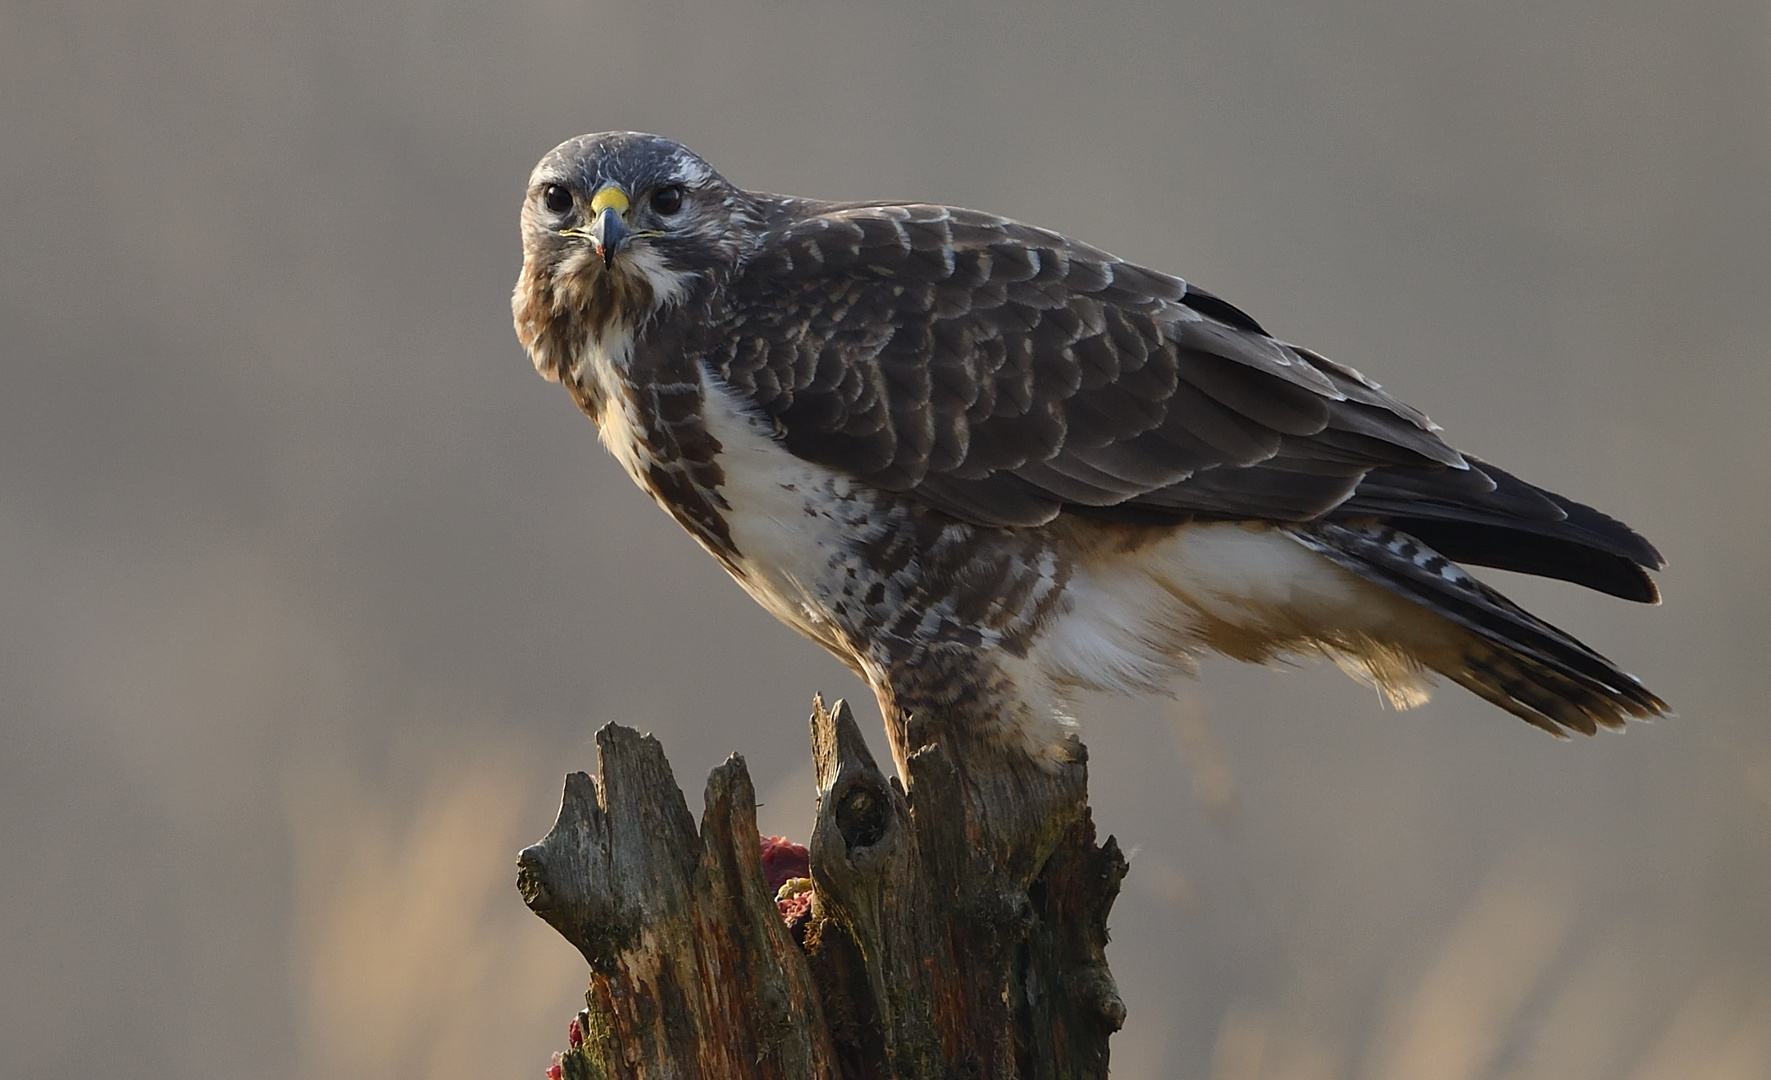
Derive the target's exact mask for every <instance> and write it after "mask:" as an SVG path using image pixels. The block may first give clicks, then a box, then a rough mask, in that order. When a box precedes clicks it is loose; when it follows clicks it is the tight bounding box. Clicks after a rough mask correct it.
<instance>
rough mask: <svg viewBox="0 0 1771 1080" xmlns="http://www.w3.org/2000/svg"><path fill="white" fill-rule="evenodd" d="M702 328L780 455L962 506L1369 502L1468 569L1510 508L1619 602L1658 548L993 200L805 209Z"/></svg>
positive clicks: (1188, 297)
mask: <svg viewBox="0 0 1771 1080" xmlns="http://www.w3.org/2000/svg"><path fill="white" fill-rule="evenodd" d="M718 331H719V333H718V334H716V335H714V336H715V337H717V338H718V339H719V340H721V341H722V342H723V344H722V345H721V346H720V347H719V348H718V349H717V350H716V351H715V352H714V353H712V354H711V355H710V356H709V359H710V361H711V362H712V363H713V364H714V366H715V367H716V369H717V370H718V371H719V372H720V374H721V375H722V376H723V377H724V378H725V379H726V380H727V381H728V382H729V383H730V384H731V385H732V386H733V388H734V389H736V390H738V391H739V392H740V393H742V394H744V395H745V396H747V397H749V398H750V399H751V400H752V401H753V402H754V403H755V404H756V406H757V407H758V408H759V409H760V410H761V411H762V412H763V413H764V414H766V415H767V416H769V417H771V418H773V420H774V421H775V422H776V425H777V428H778V430H779V431H780V432H781V433H782V439H783V441H784V443H785V445H786V447H787V449H788V450H790V451H791V452H793V453H794V454H797V455H799V456H800V457H803V458H806V459H808V460H811V461H816V462H819V463H821V464H825V465H829V466H833V467H836V468H840V469H844V470H847V471H849V472H851V473H853V474H854V475H856V476H858V477H859V478H861V479H863V480H865V481H867V482H869V483H872V484H875V485H877V486H879V487H882V488H886V489H889V490H893V491H902V492H909V493H912V494H914V495H915V496H916V497H917V498H919V499H922V500H924V501H925V502H927V503H928V504H929V505H931V506H934V507H937V508H939V509H941V510H943V511H945V512H947V513H949V514H952V515H954V516H956V517H958V518H961V519H963V520H966V521H970V522H973V523H976V524H981V525H1020V526H1026V525H1038V524H1043V523H1045V522H1047V521H1050V520H1051V519H1052V518H1054V517H1055V516H1057V515H1058V514H1059V513H1060V512H1063V511H1065V510H1070V511H1073V512H1078V513H1088V514H1095V515H1099V516H1108V517H1118V518H1126V519H1133V520H1152V519H1154V520H1163V519H1168V520H1174V519H1181V518H1185V517H1189V516H1205V517H1212V518H1220V519H1240V520H1247V519H1259V520H1272V521H1291V522H1296V521H1306V520H1310V519H1314V518H1318V517H1321V516H1323V515H1328V514H1343V515H1344V514H1361V515H1375V516H1381V517H1386V518H1410V519H1411V520H1412V519H1419V520H1421V521H1425V522H1427V523H1429V527H1430V526H1431V524H1432V523H1439V524H1440V525H1441V526H1442V527H1441V528H1440V529H1439V531H1440V533H1441V534H1442V535H1441V536H1440V539H1441V540H1443V541H1446V542H1447V544H1448V546H1450V547H1452V548H1459V549H1460V551H1461V554H1453V552H1451V551H1446V552H1445V553H1446V554H1447V555H1448V556H1449V557H1453V558H1458V557H1461V558H1463V559H1464V560H1466V561H1471V562H1477V563H1483V562H1484V558H1483V557H1482V552H1483V550H1486V547H1488V546H1491V545H1485V544H1480V543H1461V544H1460V540H1461V538H1463V537H1465V536H1468V535H1474V534H1472V533H1471V532H1470V530H1476V532H1480V531H1481V530H1483V529H1487V530H1490V531H1495V532H1498V533H1502V534H1506V535H1507V536H1512V535H1513V533H1514V532H1516V531H1517V530H1518V529H1519V528H1520V527H1521V526H1522V527H1523V528H1524V529H1525V533H1526V535H1531V534H1532V533H1533V532H1534V531H1535V532H1537V533H1542V534H1544V535H1545V537H1546V538H1548V539H1549V540H1551V541H1552V545H1551V546H1552V547H1553V546H1554V543H1555V542H1560V543H1562V544H1564V545H1569V544H1572V545H1573V546H1574V547H1575V548H1578V549H1581V550H1582V551H1583V552H1588V554H1599V555H1601V556H1604V558H1605V559H1608V560H1609V561H1605V562H1604V567H1603V569H1602V570H1601V571H1590V570H1589V571H1585V572H1583V573H1584V577H1583V576H1577V575H1575V574H1572V573H1570V572H1564V571H1562V570H1560V569H1558V568H1557V566H1556V565H1555V564H1556V563H1558V561H1559V560H1558V559H1556V558H1549V559H1544V558H1539V559H1538V562H1540V563H1544V564H1545V565H1544V566H1541V567H1538V568H1536V569H1535V570H1534V571H1533V572H1537V573H1551V574H1553V575H1554V576H1561V577H1571V579H1573V580H1582V581H1583V583H1585V584H1590V585H1594V586H1595V587H1598V588H1604V589H1606V590H1607V591H1613V592H1618V594H1619V595H1631V594H1635V593H1640V592H1641V591H1642V588H1641V586H1642V583H1646V582H1647V579H1646V577H1645V576H1644V575H1642V573H1641V571H1640V570H1639V569H1637V568H1636V565H1635V564H1636V563H1642V564H1643V565H1658V556H1657V555H1653V549H1652V548H1649V547H1648V546H1647V545H1646V543H1645V542H1643V541H1641V540H1640V538H1639V537H1636V536H1635V534H1633V533H1630V532H1629V530H1627V529H1624V528H1623V527H1622V526H1621V525H1617V523H1615V522H1611V521H1610V519H1609V518H1603V516H1602V515H1598V514H1597V512H1596V511H1591V510H1588V509H1587V508H1585V507H1581V506H1579V504H1575V503H1570V502H1568V501H1567V500H1562V499H1560V498H1559V497H1557V496H1552V495H1549V494H1548V493H1543V492H1539V491H1538V489H1536V488H1532V487H1531V486H1530V485H1528V484H1523V483H1522V482H1520V481H1517V480H1514V479H1513V478H1512V477H1510V476H1507V475H1506V474H1504V473H1500V472H1499V471H1498V470H1491V469H1488V468H1487V467H1484V466H1473V465H1472V464H1471V463H1470V462H1468V461H1466V459H1465V458H1463V457H1462V456H1461V455H1459V454H1458V453H1457V452H1456V451H1455V450H1453V449H1451V448H1450V447H1449V446H1447V445H1446V444H1445V443H1444V442H1442V441H1441V440H1440V439H1439V438H1438V437H1437V436H1436V435H1435V434H1434V433H1433V431H1434V426H1433V424H1432V423H1431V422H1430V421H1429V420H1428V419H1427V418H1426V416H1425V415H1423V414H1422V413H1420V412H1418V411H1417V410H1415V409H1412V408H1410V407H1409V406H1407V405H1404V404H1403V403H1401V402H1399V401H1397V400H1395V399H1394V398H1392V397H1390V396H1389V395H1387V394H1385V393H1384V392H1383V391H1382V390H1380V389H1379V388H1378V386H1377V385H1376V384H1374V383H1371V382H1369V381H1368V380H1366V379H1365V378H1363V377H1362V376H1361V375H1359V373H1358V372H1356V371H1353V370H1352V369H1350V368H1346V367H1342V366H1340V365H1338V364H1335V363H1333V362H1332V361H1330V360H1328V359H1326V358H1324V357H1322V356H1319V355H1317V354H1315V353H1313V352H1310V351H1309V350H1306V349H1300V348H1296V347H1293V346H1289V345H1286V344H1283V343H1281V342H1279V341H1276V340H1275V339H1273V338H1272V337H1271V336H1269V335H1268V334H1267V333H1266V332H1265V331H1263V330H1262V329H1261V327H1260V326H1259V325H1258V324H1257V323H1256V322H1255V321H1254V320H1253V319H1251V318H1249V317H1248V316H1247V315H1245V314H1243V313H1242V312H1241V311H1239V310H1237V309H1236V308H1234V307H1232V306H1231V305H1229V304H1228V303H1226V302H1224V301H1223V300H1220V299H1218V298H1217V297H1215V296H1212V295H1211V294H1209V293H1205V292H1202V291H1200V290H1198V289H1196V288H1193V287H1191V286H1189V285H1188V284H1187V283H1186V282H1184V281H1182V280H1181V279H1179V278H1174V277H1170V276H1168V275H1164V274H1159V273H1156V272H1154V271H1151V270H1147V269H1144V268H1143V267H1139V266H1135V265H1133V264H1130V263H1126V262H1122V261H1120V260H1118V259H1115V258H1113V257H1112V256H1109V255H1107V254H1106V253H1104V252H1101V251H1099V250H1096V249H1094V248H1091V247H1088V246H1086V245H1083V244H1078V243H1076V242H1074V241H1070V240H1067V239H1065V238H1064V237H1062V236H1059V235H1057V234H1056V233H1052V232H1048V231H1045V230H1041V229H1035V228H1031V227H1028V226H1025V225H1020V224H1017V223H1015V222H1010V221H1006V220H1004V219H1001V218H996V217H992V216H989V215H985V214H979V213H976V212H972V211H965V210H957V209H951V208H948V207H940V206H927V205H867V206H842V207H827V208H822V212H818V213H815V214H810V215H806V216H800V217H797V218H796V219H794V220H791V221H789V222H788V223H786V224H784V225H782V226H781V227H779V228H777V229H776V230H775V231H774V232H773V233H771V234H770V236H769V237H768V239H767V240H766V241H765V243H764V244H763V246H762V248H761V249H760V250H759V251H758V253H757V254H756V255H755V256H754V257H752V258H751V260H750V261H749V262H748V263H747V264H746V265H745V266H744V268H743V270H742V272H741V273H740V274H739V275H738V277H737V278H736V280H734V281H733V282H732V283H731V285H730V302H729V305H728V309H727V313H726V316H725V320H724V321H723V323H722V325H721V326H720V327H718ZM1497 478H1498V479H1497ZM1570 508H1575V509H1577V510H1579V511H1583V512H1584V513H1585V515H1586V516H1585V517H1582V518H1581V521H1580V522H1579V523H1577V524H1580V525H1582V526H1584V527H1585V529H1584V532H1583V531H1582V530H1579V529H1577V530H1576V531H1575V532H1574V533H1568V531H1567V527H1566V526H1565V525H1564V524H1563V523H1564V522H1566V521H1568V520H1569V518H1570V514H1569V510H1570ZM1577 516H1578V515H1577ZM1509 530H1511V531H1509ZM1588 533H1590V534H1592V535H1591V536H1588V535H1586V534H1588ZM1619 533H1621V535H1617V534H1619ZM1595 538H1596V539H1597V540H1598V541H1599V543H1598V544H1597V545H1596V546H1597V548H1598V551H1597V552H1596V553H1594V552H1591V551H1589V550H1588V549H1591V548H1593V547H1595V544H1594V542H1593V541H1594V540H1595ZM1429 542H1430V541H1429ZM1502 546H1503V547H1504V545H1502ZM1515 546H1517V545H1515ZM1525 546H1526V547H1531V545H1530V544H1526V545H1525ZM1533 550H1535V549H1533ZM1650 560H1652V561H1650ZM1514 561H1517V559H1515V560H1514ZM1601 561H1604V559H1602V560H1601ZM1614 563H1616V564H1622V565H1624V566H1627V567H1628V569H1627V570H1624V569H1621V567H1620V566H1614V565H1612V564H1614ZM1487 564H1488V565H1504V564H1505V563H1504V562H1502V563H1496V562H1495V561H1494V560H1492V559H1490V560H1488V562H1487ZM1647 587H1648V589H1649V590H1652V585H1651V584H1649V585H1648V586H1647ZM1638 598H1643V599H1646V598H1647V597H1640V596H1639V597H1638Z"/></svg>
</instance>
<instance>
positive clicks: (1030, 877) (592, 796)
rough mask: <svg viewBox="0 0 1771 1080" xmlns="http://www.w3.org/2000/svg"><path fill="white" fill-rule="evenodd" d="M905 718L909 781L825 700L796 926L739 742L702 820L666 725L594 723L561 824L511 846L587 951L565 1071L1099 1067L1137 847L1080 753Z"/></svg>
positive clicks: (533, 887) (1119, 1015)
mask: <svg viewBox="0 0 1771 1080" xmlns="http://www.w3.org/2000/svg"><path fill="white" fill-rule="evenodd" d="M964 736H965V733H964V732H958V731H952V730H943V729H941V728H940V727H939V726H937V725H934V724H926V723H925V724H916V723H912V724H911V725H909V728H908V731H907V738H906V742H907V743H908V744H909V745H910V747H911V749H910V751H909V752H908V753H907V754H906V756H905V772H906V776H907V778H908V788H907V789H906V787H905V785H903V784H901V783H900V782H899V781H898V779H897V778H896V777H887V776H886V775H885V774H883V773H882V772H881V771H880V770H879V769H878V767H877V766H876V765H875V764H874V761H873V758H872V756H871V755H870V754H869V753H868V751H867V747H866V745H865V743H864V742H863V740H862V738H861V735H860V732H859V730H858V729H857V728H856V726H855V721H854V719H853V717H852V716H851V715H850V714H849V711H848V709H847V707H846V706H845V705H844V704H843V703H841V702H838V703H837V705H836V707H835V708H834V709H830V710H827V709H825V707H824V705H823V703H822V702H821V701H820V702H817V703H815V705H814V712H813V714H812V749H813V757H814V760H815V762H816V765H817V771H818V790H819V797H818V818H817V823H816V825H815V827H814V831H813V835H812V841H811V845H810V847H811V858H810V863H811V876H812V880H813V883H814V886H815V891H814V895H813V901H812V911H811V916H810V919H809V921H807V923H806V924H805V926H804V927H803V929H804V934H803V939H804V944H803V946H802V945H800V944H796V942H795V940H794V937H793V936H792V935H791V934H790V933H789V932H788V930H787V928H786V926H785V925H784V924H783V922H782V920H781V917H780V914H779V912H778V911H777V908H776V905H775V904H774V902H773V899H772V897H771V896H770V895H769V893H768V890H767V887H766V886H765V884H764V881H763V872H762V867H761V863H760V859H759V848H758V842H757V830H756V816H755V795H754V791H753V789H752V787H751V783H750V778H749V775H748V773H747V772H746V770H745V767H744V762H743V759H742V758H740V757H738V756H736V755H734V756H733V757H732V758H731V759H729V760H728V761H727V762H726V763H725V764H724V765H722V766H720V767H719V768H718V769H715V770H714V772H713V774H712V775H711V776H710V777H709V779H708V783H707V796H706V811H705V813H704V815H703V817H702V822H701V829H700V832H699V834H697V832H696V829H695V824H694V821H693V819H692V818H691V817H690V815H689V811H688V807H687V805H686V804H685V802H684V800H683V797H682V794H681V792H680V791H679V790H678V788H677V786H676V781H675V779H674V777H673V776H672V775H671V771H670V766H669V763H668V762H667V761H666V760H665V758H664V753H663V749H662V748H661V747H660V746H659V744H658V742H657V740H655V739H653V738H651V737H650V736H642V735H639V734H638V733H636V732H634V731H632V730H630V729H627V728H622V727H617V726H615V725H613V724H611V725H609V726H607V727H605V728H603V730H602V731H600V732H599V733H598V734H597V745H598V748H599V750H600V754H601V762H600V765H599V769H598V777H597V779H595V780H592V779H591V778H590V777H588V776H586V775H585V774H584V773H573V774H571V775H570V776H568V777H567V778H566V790H565V797H564V800H563V802H562V805H561V807H560V816H559V820H558V822H557V823H556V824H555V825H554V828H553V831H552V832H550V833H549V834H548V835H547V837H546V838H545V839H543V840H542V841H541V842H540V843H538V844H536V845H534V846H533V847H530V848H528V849H526V850H525V851H524V852H523V853H522V855H521V856H520V858H519V860H518V867H519V875H518V885H519V887H520V888H521V890H522V893H523V898H524V900H525V901H526V902H527V903H528V904H529V906H530V908H532V909H533V910H534V911H535V913H536V914H538V915H540V916H541V917H542V918H544V919H546V920H547V921H548V923H549V924H550V925H552V926H553V927H554V928H555V929H556V930H558V931H559V932H560V933H561V934H562V935H564V936H565V937H566V939H567V940H569V941H571V942H572V943H573V944H574V945H576V946H577V947H578V949H579V951H581V952H582V953H583V954H584V956H585V959H586V960H588V961H589V962H590V966H591V979H590V988H589V991H588V992H587V994H586V1002H587V1009H586V1011H585V1012H584V1013H582V1014H580V1022H581V1024H582V1025H583V1028H584V1034H583V1039H582V1044H581V1045H580V1046H577V1047H576V1048H575V1049H574V1050H573V1051H571V1052H570V1053H569V1054H568V1055H567V1056H566V1057H565V1059H564V1060H563V1062H562V1066H563V1071H564V1075H565V1076H566V1077H568V1078H571V1077H575V1076H582V1077H595V1076H608V1077H624V1078H635V1080H640V1078H647V1080H650V1078H664V1077H688V1076H700V1077H717V1078H721V1080H724V1078H740V1077H758V1078H762V1077H769V1078H773V1077H783V1078H785V1077H794V1078H800V1077H832V1078H834V1077H844V1078H848V1077H858V1078H875V1077H878V1078H887V1077H891V1078H924V1077H949V1076H963V1077H1022V1078H1028V1080H1032V1078H1051V1080H1059V1078H1062V1080H1071V1078H1084V1077H1105V1076H1106V1075H1107V1039H1108V1037H1109V1036H1110V1035H1111V1034H1112V1033H1113V1032H1114V1031H1116V1030H1117V1029H1118V1028H1119V1026H1120V1024H1121V1023H1122V1022H1123V1020H1124V1017H1125V1008H1124V1006H1123V1005H1122V1004H1121V1003H1120V1000H1119V996H1118V992H1117V990H1116V988H1115V986H1114V983H1113V979H1112V976H1111V975H1110V974H1109V973H1108V971H1107V965H1106V960H1105V956H1104V952H1103V950H1104V948H1105V946H1106V941H1107V931H1106V919H1107V911H1108V909H1109V908H1110V907H1111V906H1112V903H1113V899H1114V897H1115V896H1116V895H1117V893H1118V890H1119V882H1120V879H1121V878H1122V877H1123V876H1124V873H1125V869H1126V866H1125V862H1124V860H1123V858H1121V856H1120V854H1119V850H1118V847H1117V845H1115V844H1114V842H1113V840H1112V839H1111V838H1109V839H1108V840H1107V842H1106V843H1105V844H1104V845H1101V846H1099V847H1097V846H1096V845H1095V842H1094V837H1095V833H1094V824H1093V822H1092V820H1091V819H1090V816H1089V812H1088V805H1087V765H1086V754H1085V753H1084V751H1083V749H1082V746H1081V744H1080V743H1078V742H1075V741H1074V740H1072V741H1071V743H1070V744H1069V746H1068V747H1067V750H1068V751H1069V758H1070V760H1069V761H1067V762H1066V763H1064V764H1062V765H1060V766H1059V767H1058V768H1057V769H1055V770H1054V769H1051V768H1049V767H1046V766H1043V765H1040V764H1037V763H1035V762H1032V761H1031V760H1029V759H1026V758H1024V757H1019V756H1017V755H1016V754H1015V753H1013V752H1009V751H1006V750H1005V749H1004V748H1003V747H1002V746H1001V745H999V744H985V743H984V742H983V741H981V740H975V739H968V738H966V737H964Z"/></svg>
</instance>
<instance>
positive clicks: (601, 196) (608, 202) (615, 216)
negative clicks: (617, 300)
mask: <svg viewBox="0 0 1771 1080" xmlns="http://www.w3.org/2000/svg"><path fill="white" fill-rule="evenodd" d="M627 207H628V202H627V192H625V191H622V190H621V189H620V188H619V187H616V186H615V185H614V184H610V185H609V186H608V187H605V188H603V189H602V190H601V191H599V192H597V193H596V197H595V198H593V199H591V200H590V212H591V213H593V214H595V215H596V220H595V221H594V222H592V223H591V226H590V229H589V232H590V242H591V243H593V244H595V245H596V253H597V254H598V255H600V256H602V260H603V266H604V267H605V268H606V267H607V266H608V265H609V264H610V263H612V262H614V261H615V256H616V255H618V254H620V253H621V252H622V251H623V250H625V249H626V247H627V242H628V240H629V239H630V238H631V237H632V235H633V234H632V233H631V232H629V231H628V228H627V223H626V222H625V221H623V220H621V215H622V214H625V213H626V212H627Z"/></svg>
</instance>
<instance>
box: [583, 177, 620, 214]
mask: <svg viewBox="0 0 1771 1080" xmlns="http://www.w3.org/2000/svg"><path fill="white" fill-rule="evenodd" d="M611 206H612V207H614V208H615V212H616V213H617V214H625V213H627V207H628V202H627V192H625V191H622V190H621V189H620V188H618V187H616V186H615V185H613V184H610V185H609V186H608V187H606V188H604V189H603V190H601V191H599V192H597V193H596V197H595V198H593V199H591V200H590V212H591V213H592V214H593V215H595V214H600V213H602V212H603V211H604V210H607V209H608V208H609V207H611Z"/></svg>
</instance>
